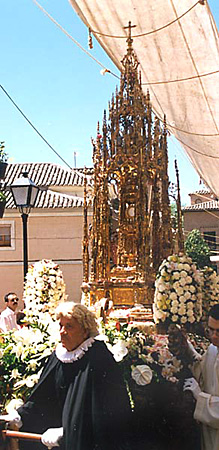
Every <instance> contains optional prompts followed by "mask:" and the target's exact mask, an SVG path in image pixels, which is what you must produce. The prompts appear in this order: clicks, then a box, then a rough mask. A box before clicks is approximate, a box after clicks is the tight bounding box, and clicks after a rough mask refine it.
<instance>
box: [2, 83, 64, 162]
mask: <svg viewBox="0 0 219 450" xmlns="http://www.w3.org/2000/svg"><path fill="white" fill-rule="evenodd" d="M0 88H1V89H2V91H3V92H4V94H5V95H7V97H8V98H9V100H10V101H11V102H12V103H13V105H14V106H15V108H16V109H17V110H18V111H19V113H20V114H21V115H22V116H23V117H24V119H25V120H26V121H27V122H28V123H29V125H30V126H31V127H32V128H33V130H34V131H35V132H36V133H37V134H38V136H40V138H41V139H42V140H43V141H44V142H45V144H46V145H48V147H49V148H50V149H51V150H52V151H53V152H54V153H55V154H56V156H58V158H60V159H61V160H62V162H64V164H66V166H68V168H69V169H72V167H71V166H70V165H69V164H68V163H67V161H65V160H64V158H62V156H61V155H60V154H59V153H58V152H57V151H56V150H55V149H54V147H52V145H50V143H49V142H48V141H47V139H46V138H44V136H43V135H42V134H41V133H40V132H39V131H38V130H37V128H36V127H35V126H34V125H33V123H32V122H31V121H30V120H29V119H28V117H27V116H26V114H24V113H23V111H22V110H21V109H20V108H19V106H18V105H17V103H15V101H14V100H13V98H12V97H11V96H10V95H9V93H8V92H7V91H6V89H4V88H3V86H2V85H0Z"/></svg>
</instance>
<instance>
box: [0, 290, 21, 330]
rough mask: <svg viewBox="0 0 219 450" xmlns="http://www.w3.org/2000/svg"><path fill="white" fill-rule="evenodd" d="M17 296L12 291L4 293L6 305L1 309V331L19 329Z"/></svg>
mask: <svg viewBox="0 0 219 450" xmlns="http://www.w3.org/2000/svg"><path fill="white" fill-rule="evenodd" d="M18 301H19V299H18V296H17V295H16V294H15V293H14V292H9V293H8V294H6V295H5V303H6V304H7V307H6V308H5V309H4V311H2V313H1V315H0V330H1V331H2V332H3V333H6V332H7V331H10V330H13V329H14V328H15V329H17V330H18V329H19V328H20V327H19V325H18V324H17V320H16V318H17V316H16V309H17V306H18Z"/></svg>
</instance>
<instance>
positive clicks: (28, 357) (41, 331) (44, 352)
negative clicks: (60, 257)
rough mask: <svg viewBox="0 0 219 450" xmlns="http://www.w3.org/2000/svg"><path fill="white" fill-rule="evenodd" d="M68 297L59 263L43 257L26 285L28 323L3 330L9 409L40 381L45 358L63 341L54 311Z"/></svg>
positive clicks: (1, 369)
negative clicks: (10, 329)
mask: <svg viewBox="0 0 219 450" xmlns="http://www.w3.org/2000/svg"><path fill="white" fill-rule="evenodd" d="M65 299H66V294H65V283H64V280H63V276H62V272H61V270H60V269H59V267H58V265H57V264H55V263H54V262H53V261H50V260H42V261H39V262H37V263H35V264H34V266H32V267H30V268H29V271H28V274H27V277H26V283H25V287H24V302H25V310H24V312H25V318H24V326H23V327H21V328H20V329H19V330H16V329H14V330H12V331H9V332H7V333H2V339H1V340H0V398H1V401H2V405H1V406H2V408H4V409H6V408H7V404H10V401H11V400H15V399H21V400H25V397H26V395H27V394H29V392H30V391H31V390H32V388H33V386H34V385H35V384H36V383H37V381H38V379H39V377H40V374H41V371H42V368H43V366H44V363H45V360H46V359H47V358H48V356H49V355H50V354H51V353H52V352H53V350H54V348H55V347H56V345H57V343H58V342H59V339H60V336H59V324H58V322H57V321H55V320H54V311H55V308H56V306H57V304H58V303H59V302H60V301H64V300H65Z"/></svg>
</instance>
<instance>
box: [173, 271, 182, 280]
mask: <svg viewBox="0 0 219 450" xmlns="http://www.w3.org/2000/svg"><path fill="white" fill-rule="evenodd" d="M179 278H180V274H179V272H173V279H174V280H179Z"/></svg>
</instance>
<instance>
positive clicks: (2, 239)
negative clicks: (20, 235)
mask: <svg viewBox="0 0 219 450" xmlns="http://www.w3.org/2000/svg"><path fill="white" fill-rule="evenodd" d="M14 248H15V240H14V222H12V221H6V220H4V221H3V220H1V221H0V250H14Z"/></svg>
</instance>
